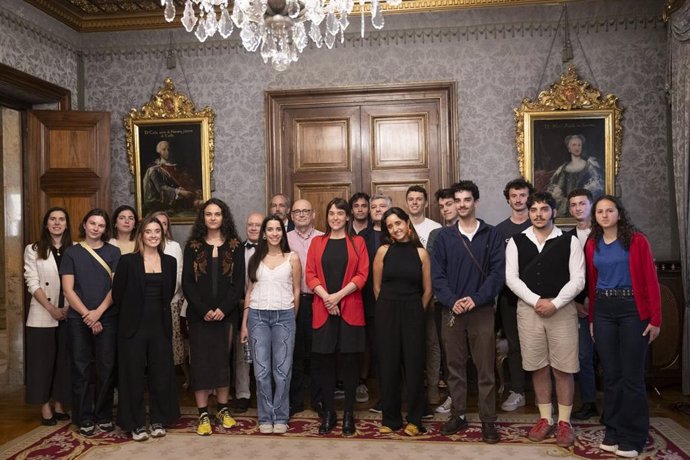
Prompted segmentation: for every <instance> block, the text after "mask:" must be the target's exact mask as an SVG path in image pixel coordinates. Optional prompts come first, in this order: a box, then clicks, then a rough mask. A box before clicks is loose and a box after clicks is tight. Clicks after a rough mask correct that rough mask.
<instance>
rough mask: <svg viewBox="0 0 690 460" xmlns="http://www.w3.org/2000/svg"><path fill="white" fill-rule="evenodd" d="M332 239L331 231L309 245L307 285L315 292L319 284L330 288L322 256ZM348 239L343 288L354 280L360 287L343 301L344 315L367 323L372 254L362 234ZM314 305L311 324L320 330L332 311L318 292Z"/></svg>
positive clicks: (351, 321)
mask: <svg viewBox="0 0 690 460" xmlns="http://www.w3.org/2000/svg"><path fill="white" fill-rule="evenodd" d="M328 239H329V235H328V234H326V235H320V236H317V237H315V238H314V239H313V240H312V242H311V245H310V246H309V252H308V253H307V267H306V269H305V271H306V279H307V286H309V289H311V290H312V291H313V290H314V288H315V287H316V286H319V285H320V286H322V287H323V288H324V289H326V277H325V275H324V273H323V266H322V265H321V257H322V256H323V251H324V250H325V249H326V243H328ZM345 240H346V245H347V267H346V268H345V277H344V278H343V285H342V287H345V286H346V285H347V284H348V283H349V282H350V281H352V282H353V283H355V285H356V286H357V290H356V291H355V292H353V293H351V294H349V295H347V296H345V297H344V298H343V300H341V301H340V315H341V316H342V318H343V320H344V321H345V322H346V323H347V324H349V325H350V326H364V303H363V302H362V288H363V287H364V284H365V283H366V282H367V277H368V276H369V255H368V254H367V247H366V244H365V243H364V240H363V239H362V237H361V236H354V237H352V240H350V238H345ZM311 308H312V321H311V325H312V327H313V328H314V329H318V328H320V327H321V326H323V325H324V324H325V323H326V320H327V319H328V310H327V309H326V305H325V304H324V302H323V299H322V298H321V297H319V296H318V295H316V294H314V301H313V303H312V307H311Z"/></svg>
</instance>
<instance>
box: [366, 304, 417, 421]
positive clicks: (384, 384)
mask: <svg viewBox="0 0 690 460" xmlns="http://www.w3.org/2000/svg"><path fill="white" fill-rule="evenodd" d="M376 324H377V331H376V337H377V339H378V340H377V342H378V343H377V347H378V351H379V356H380V357H381V359H380V360H379V369H380V373H379V375H380V377H379V382H380V383H381V406H382V409H383V418H382V422H381V423H382V425H384V426H387V427H389V428H393V429H397V428H399V427H401V426H402V423H403V420H402V415H401V413H400V408H401V400H402V398H401V379H400V376H401V374H402V375H403V376H404V379H405V382H406V387H407V421H408V422H409V423H414V424H415V425H417V426H421V424H422V415H423V413H424V402H425V392H424V368H425V362H424V361H425V356H426V346H425V345H426V335H425V325H426V323H425V316H424V308H422V304H421V300H419V301H418V302H416V301H414V300H413V301H409V300H405V301H387V300H381V299H379V301H378V303H377V304H376Z"/></svg>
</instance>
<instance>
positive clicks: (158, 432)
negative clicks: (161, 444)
mask: <svg viewBox="0 0 690 460" xmlns="http://www.w3.org/2000/svg"><path fill="white" fill-rule="evenodd" d="M163 436H165V428H163V425H161V424H160V423H152V424H151V437H153V438H162V437H163Z"/></svg>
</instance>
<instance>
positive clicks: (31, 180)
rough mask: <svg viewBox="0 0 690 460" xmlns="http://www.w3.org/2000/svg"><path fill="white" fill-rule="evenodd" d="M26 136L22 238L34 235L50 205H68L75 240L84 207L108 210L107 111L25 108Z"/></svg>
mask: <svg viewBox="0 0 690 460" xmlns="http://www.w3.org/2000/svg"><path fill="white" fill-rule="evenodd" d="M27 140H28V145H27V151H26V168H25V170H24V175H25V177H24V183H25V184H26V185H25V187H26V192H27V193H26V196H27V200H26V202H25V216H26V219H25V221H24V222H25V233H26V237H27V240H28V241H36V240H37V239H38V237H39V235H40V232H41V224H42V220H43V215H44V214H45V212H46V211H47V210H48V209H49V208H50V207H52V206H62V207H64V208H66V209H67V211H68V212H69V215H70V219H71V223H72V228H71V230H72V237H73V238H74V239H76V238H77V235H78V226H79V222H80V221H81V218H82V217H83V216H84V214H86V212H87V211H89V210H90V209H92V208H95V207H100V208H103V209H105V210H106V211H108V212H109V211H110V200H111V197H110V114H109V113H107V112H72V111H62V112H58V111H48V110H45V111H43V110H36V111H29V112H28V133H27Z"/></svg>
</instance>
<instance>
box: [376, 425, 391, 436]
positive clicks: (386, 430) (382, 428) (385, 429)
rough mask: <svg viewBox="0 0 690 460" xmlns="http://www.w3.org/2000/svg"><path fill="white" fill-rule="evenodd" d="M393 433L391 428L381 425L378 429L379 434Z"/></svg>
mask: <svg viewBox="0 0 690 460" xmlns="http://www.w3.org/2000/svg"><path fill="white" fill-rule="evenodd" d="M392 432H393V428H391V427H389V426H386V425H381V426H380V427H379V433H381V434H391V433H392Z"/></svg>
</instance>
